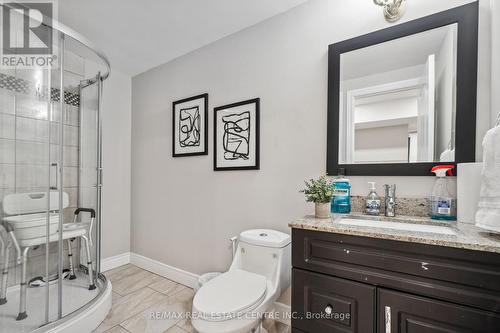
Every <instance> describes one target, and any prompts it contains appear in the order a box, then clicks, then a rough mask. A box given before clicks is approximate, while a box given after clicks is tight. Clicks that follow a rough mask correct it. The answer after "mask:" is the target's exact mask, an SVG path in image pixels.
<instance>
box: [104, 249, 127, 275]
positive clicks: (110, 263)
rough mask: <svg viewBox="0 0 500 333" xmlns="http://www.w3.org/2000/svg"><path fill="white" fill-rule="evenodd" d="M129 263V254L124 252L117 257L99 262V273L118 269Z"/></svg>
mask: <svg viewBox="0 0 500 333" xmlns="http://www.w3.org/2000/svg"><path fill="white" fill-rule="evenodd" d="M129 263H130V252H125V253H122V254H119V255H117V256H113V257H109V258H105V259H102V260H101V272H106V271H109V270H111V269H113V268H116V267H120V266H123V265H126V264H129Z"/></svg>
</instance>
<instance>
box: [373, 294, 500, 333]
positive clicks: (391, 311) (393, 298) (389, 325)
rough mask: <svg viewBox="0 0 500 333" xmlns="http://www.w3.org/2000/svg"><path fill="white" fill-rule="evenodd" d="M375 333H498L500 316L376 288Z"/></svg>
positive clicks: (499, 330)
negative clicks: (376, 327)
mask: <svg viewBox="0 0 500 333" xmlns="http://www.w3.org/2000/svg"><path fill="white" fill-rule="evenodd" d="M377 309H378V311H377V312H378V313H377V316H378V331H377V332H378V333H452V332H453V333H472V332H474V333H498V332H500V316H498V315H497V314H494V313H491V312H486V311H481V310H476V309H474V308H469V307H465V306H461V305H456V304H453V303H446V302H442V301H436V300H433V299H429V298H424V297H419V296H414V295H411V294H405V293H400V292H396V291H390V290H386V289H379V290H378V307H377Z"/></svg>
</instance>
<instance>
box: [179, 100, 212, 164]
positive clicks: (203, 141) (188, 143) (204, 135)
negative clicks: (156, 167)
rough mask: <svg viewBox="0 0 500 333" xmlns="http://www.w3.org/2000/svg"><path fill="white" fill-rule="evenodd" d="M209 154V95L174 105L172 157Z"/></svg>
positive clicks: (181, 101)
mask: <svg viewBox="0 0 500 333" xmlns="http://www.w3.org/2000/svg"><path fill="white" fill-rule="evenodd" d="M207 154H208V94H203V95H199V96H194V97H190V98H186V99H183V100H180V101H176V102H173V104H172V156H173V157H182V156H196V155H207Z"/></svg>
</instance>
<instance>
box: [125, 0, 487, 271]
mask: <svg viewBox="0 0 500 333" xmlns="http://www.w3.org/2000/svg"><path fill="white" fill-rule="evenodd" d="M466 2H468V1H466V0H446V1H444V0H441V1H433V0H422V1H409V2H408V10H407V14H406V16H405V17H404V20H403V21H407V20H411V19H415V18H417V17H420V16H423V15H427V14H430V13H433V12H437V11H440V10H445V9H447V8H449V7H453V6H457V5H461V4H464V3H466ZM487 4H488V5H489V1H488V2H487ZM387 26H388V24H387V23H386V22H385V21H384V19H383V16H382V11H381V9H378V8H376V7H375V6H374V5H373V2H372V1H366V0H357V1H340V0H336V1H334V0H311V1H309V2H307V3H306V4H304V5H301V6H299V7H297V8H295V9H293V10H291V11H289V12H287V13H285V14H282V15H280V16H277V17H275V18H272V19H270V20H267V21H265V22H263V23H260V24H258V25H255V26H253V27H251V28H248V29H246V30H244V31H241V32H239V33H237V34H234V35H232V36H229V37H227V38H224V39H222V40H220V41H218V42H216V43H213V44H211V45H208V46H206V47H204V48H201V49H199V50H197V51H195V52H193V53H190V54H188V55H186V56H183V57H181V58H179V59H177V60H174V61H172V62H170V63H167V64H165V65H162V66H160V67H157V68H155V69H152V70H150V71H148V72H145V73H143V74H141V75H138V76H136V77H134V78H133V80H132V231H131V247H132V251H133V252H135V253H138V254H141V255H144V256H146V257H149V258H152V259H155V260H158V261H160V262H163V263H166V264H168V265H172V266H175V267H179V268H181V269H184V270H187V271H191V272H194V273H202V272H206V271H212V270H224V269H226V268H227V267H228V264H229V263H230V259H231V251H230V244H229V242H228V241H227V239H228V238H229V237H230V236H233V235H235V234H238V233H239V232H240V231H242V230H245V229H248V228H258V227H265V228H274V229H278V230H282V231H289V229H288V227H287V223H288V222H289V221H291V220H292V219H294V218H296V217H298V216H301V215H304V214H306V213H310V212H312V206H311V205H309V204H306V203H305V202H304V198H303V196H302V195H301V194H299V193H298V191H299V190H300V189H301V187H302V181H303V180H304V179H305V178H309V177H316V176H319V175H321V174H324V173H325V164H326V161H325V151H326V116H327V113H326V100H327V98H326V92H327V67H328V62H327V46H328V45H329V44H331V43H334V42H337V41H341V40H344V39H346V38H350V37H354V36H357V35H360V34H364V33H368V32H370V31H374V30H377V29H381V28H385V27H387ZM483 33H484V34H483ZM485 34H487V35H488V34H489V32H487V31H486V30H483V31H482V36H484V35H485ZM481 38H482V39H483V40H482V41H481V43H482V50H484V51H486V53H487V54H486V55H484V54H482V55H481V57H482V60H484V59H487V60H488V59H489V52H490V48H489V44H488V41H489V38H486V39H485V38H484V37H481ZM159 42H161V41H159ZM481 63H482V64H483V67H482V68H481V73H480V75H481V78H480V80H481V84H480V90H481V93H482V95H481V101H480V108H479V110H484V111H482V112H483V113H481V114H480V120H479V125H478V129H479V132H480V133H479V134H478V136H479V137H482V135H483V134H484V131H485V129H486V128H488V127H489V124H490V119H489V118H490V114H489V111H486V110H489V102H490V90H489V77H486V76H485V73H489V69H490V68H489V60H488V61H486V62H484V61H482V62H481ZM484 64H486V65H484ZM204 92H208V93H209V94H210V100H209V106H210V113H209V115H210V117H209V119H210V126H209V129H210V132H209V133H210V136H209V138H210V140H209V150H210V154H209V156H203V157H190V158H175V159H174V158H172V157H171V154H172V152H171V137H172V133H171V103H172V101H174V100H177V99H181V98H185V97H189V96H192V95H195V94H199V93H204ZM253 97H260V98H261V170H260V171H242V172H217V173H216V172H213V171H212V167H213V166H212V157H213V155H212V153H213V149H212V133H213V132H212V129H213V126H212V125H213V124H212V115H213V113H212V112H213V111H212V108H213V107H214V106H218V105H223V104H226V103H230V102H237V101H240V100H244V99H248V98H253ZM486 103H487V104H488V105H487V106H486ZM370 180H374V181H378V182H379V184H382V182H393V183H397V184H398V185H399V195H401V196H403V195H415V196H427V195H428V194H429V193H430V191H431V187H432V184H433V181H434V180H433V179H432V178H421V177H420V178H419V177H413V178H411V177H400V178H390V179H388V178H387V177H356V178H355V179H353V186H354V191H353V193H354V194H365V193H366V192H367V184H366V182H367V181H370ZM379 186H380V185H379Z"/></svg>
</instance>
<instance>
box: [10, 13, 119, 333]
mask: <svg viewBox="0 0 500 333" xmlns="http://www.w3.org/2000/svg"><path fill="white" fill-rule="evenodd" d="M3 6H4V5H2V7H3ZM1 9H2V10H3V9H4V8H1ZM21 28H22V27H21ZM52 28H53V31H54V34H53V36H54V37H53V39H52V43H53V45H52V46H53V53H54V54H55V55H56V57H57V58H56V59H57V64H56V65H53V66H49V67H47V68H29V69H27V68H9V69H4V68H0V269H1V271H2V274H1V276H0V332H9V333H11V332H32V331H36V332H38V331H40V332H42V331H46V330H49V329H53V328H54V327H56V326H58V325H60V324H61V322H65V321H68V320H73V319H74V318H76V317H77V316H78V315H79V314H80V313H81V312H82V311H84V310H85V311H88V309H89V308H90V307H91V306H92V305H93V304H94V303H97V302H99V301H102V297H103V295H104V294H105V293H106V292H107V293H108V294H109V292H110V291H109V288H110V284H109V283H108V282H107V281H106V279H105V277H104V276H103V275H101V274H100V242H101V234H100V230H101V223H102V221H101V187H102V166H101V162H102V129H101V119H102V114H101V113H102V110H101V104H102V92H103V81H104V80H105V79H106V78H107V77H108V76H109V74H110V65H109V62H108V60H107V59H106V57H105V56H104V55H103V54H102V53H101V52H99V51H97V50H96V49H95V48H94V47H93V46H92V45H91V43H89V42H88V41H87V40H86V39H85V38H83V37H81V36H80V35H78V34H77V33H75V32H74V31H72V30H71V29H69V28H66V27H65V26H63V25H61V24H58V23H54V24H53V25H52ZM19 35H21V33H19V34H16V33H15V32H14V34H12V32H11V36H19ZM104 316H105V314H104ZM86 324H87V326H82V327H88V329H92V327H90V326H89V325H92V324H90V323H86ZM94 328H95V327H94Z"/></svg>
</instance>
